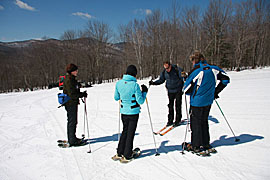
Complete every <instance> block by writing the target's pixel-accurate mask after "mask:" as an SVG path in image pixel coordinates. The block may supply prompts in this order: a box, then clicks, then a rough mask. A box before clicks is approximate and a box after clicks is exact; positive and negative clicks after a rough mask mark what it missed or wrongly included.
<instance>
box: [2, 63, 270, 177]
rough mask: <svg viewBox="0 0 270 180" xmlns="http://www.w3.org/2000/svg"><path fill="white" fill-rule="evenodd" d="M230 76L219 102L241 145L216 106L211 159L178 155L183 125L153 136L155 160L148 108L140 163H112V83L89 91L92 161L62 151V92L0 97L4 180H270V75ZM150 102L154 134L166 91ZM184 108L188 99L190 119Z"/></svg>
mask: <svg viewBox="0 0 270 180" xmlns="http://www.w3.org/2000/svg"><path fill="white" fill-rule="evenodd" d="M228 74H229V76H230V78H231V83H230V84H229V86H228V87H227V88H226V89H225V90H224V91H223V92H222V93H221V94H220V97H221V98H220V99H218V102H219V104H220V106H221V108H222V110H223V112H224V113H225V115H226V117H227V119H228V121H229V123H230V125H231V127H232V129H233V130H234V133H235V134H236V136H237V138H240V142H234V137H233V134H232V133H231V131H230V129H229V127H228V125H227V124H226V121H225V120H224V118H223V116H222V115H221V113H220V111H219V109H218V108H217V105H216V104H215V103H214V104H213V106H212V109H211V112H210V117H209V125H210V136H211V142H212V145H213V146H215V147H216V149H217V150H218V153H217V154H214V155H212V156H211V157H198V156H195V155H193V154H190V153H186V154H185V155H182V154H181V153H180V151H181V146H180V145H181V143H182V142H183V140H184V135H185V128H186V126H180V127H178V128H176V129H175V130H173V131H171V132H170V133H168V134H167V135H165V136H163V137H161V136H155V139H156V142H157V147H158V151H159V152H160V154H161V155H160V156H155V145H154V141H153V136H152V132H151V126H150V121H149V117H148V112H147V107H146V104H144V105H143V106H142V113H141V114H140V119H139V123H138V127H137V131H136V136H135V140H134V146H135V147H140V148H141V150H142V155H141V157H140V158H139V159H136V160H134V161H132V162H131V163H129V164H121V163H119V162H114V161H112V160H111V156H113V155H114V154H115V153H116V147H117V136H118V122H119V114H118V102H115V101H114V100H113V93H114V86H115V83H111V84H102V85H96V86H94V87H93V88H87V89H85V90H87V92H88V94H89V96H88V99H87V111H88V118H89V123H90V137H91V149H92V153H90V154H89V153H87V151H88V150H89V146H83V147H74V148H69V149H61V148H58V147H57V143H56V141H57V140H58V139H66V111H65V110H64V108H60V109H58V108H57V106H58V102H57V99H56V94H57V93H58V92H59V90H58V89H51V90H41V91H35V92H24V93H9V94H0V102H1V103H0V159H1V160H0V179H1V180H9V179H12V180H24V179H27V180H28V179H33V180H36V179H55V180H61V179H70V180H74V179H79V180H80V179H91V180H92V179H94V180H95V179H98V180H100V179H110V180H114V179H115V180H119V179H136V180H137V179H147V180H149V179H195V178H197V179H232V180H233V179H256V180H257V179H270V171H269V167H270V156H269V155H268V153H267V150H269V148H270V131H269V127H270V118H269V117H270V93H269V89H270V80H269V77H270V68H265V69H258V70H246V71H242V72H228ZM147 82H148V80H143V81H139V84H142V83H145V84H146V83H147ZM83 90H84V89H83ZM148 101H149V107H150V113H151V117H152V121H153V127H154V129H155V130H158V129H159V128H161V127H162V126H163V125H164V124H165V123H166V119H167V104H168V99H167V94H166V90H165V87H164V85H161V86H153V87H151V88H150V90H149V94H148ZM184 102H185V101H184V96H183V108H182V112H183V118H186V110H185V103H184ZM83 112H84V105H83V104H81V105H80V107H79V124H78V128H77V134H78V136H81V134H82V133H84V128H83V120H84V116H83ZM86 134H87V133H86ZM187 141H190V133H189V132H188V134H187Z"/></svg>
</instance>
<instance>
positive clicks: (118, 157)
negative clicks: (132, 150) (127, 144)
mask: <svg viewBox="0 0 270 180" xmlns="http://www.w3.org/2000/svg"><path fill="white" fill-rule="evenodd" d="M121 158H122V156H119V155H118V154H116V155H114V156H113V157H112V160H114V161H118V160H120V159H121Z"/></svg>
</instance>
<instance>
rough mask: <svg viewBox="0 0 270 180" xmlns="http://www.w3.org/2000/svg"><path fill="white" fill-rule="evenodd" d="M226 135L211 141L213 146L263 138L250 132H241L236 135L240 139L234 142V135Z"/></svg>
mask: <svg viewBox="0 0 270 180" xmlns="http://www.w3.org/2000/svg"><path fill="white" fill-rule="evenodd" d="M226 136H227V135H223V136H220V138H219V139H218V140H215V141H213V142H212V143H211V145H212V146H213V147H219V146H234V145H238V144H243V143H248V142H252V141H255V140H257V139H263V138H264V137H263V136H258V135H250V134H241V135H240V136H236V138H237V139H240V141H238V142H235V138H234V137H227V138H226Z"/></svg>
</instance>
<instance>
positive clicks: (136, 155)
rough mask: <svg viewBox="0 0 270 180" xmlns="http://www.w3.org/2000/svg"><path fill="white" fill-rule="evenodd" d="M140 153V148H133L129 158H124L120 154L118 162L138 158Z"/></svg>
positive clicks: (127, 161)
mask: <svg viewBox="0 0 270 180" xmlns="http://www.w3.org/2000/svg"><path fill="white" fill-rule="evenodd" d="M140 155H141V150H140V148H135V149H134V150H133V152H132V155H131V158H126V157H125V156H122V157H121V159H120V162H121V163H124V164H126V163H129V162H130V161H132V160H134V159H136V158H138V157H139V156H140Z"/></svg>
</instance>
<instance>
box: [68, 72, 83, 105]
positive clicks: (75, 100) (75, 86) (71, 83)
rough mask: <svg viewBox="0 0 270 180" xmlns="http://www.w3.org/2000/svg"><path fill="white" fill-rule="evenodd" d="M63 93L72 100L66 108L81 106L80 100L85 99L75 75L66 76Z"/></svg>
mask: <svg viewBox="0 0 270 180" xmlns="http://www.w3.org/2000/svg"><path fill="white" fill-rule="evenodd" d="M63 92H64V93H65V94H67V95H68V96H69V97H70V100H69V101H68V102H67V103H66V104H65V106H71V105H77V104H79V98H81V97H83V94H82V93H81V92H80V87H79V83H78V82H77V80H76V79H75V76H73V75H66V77H65V80H64V87H63Z"/></svg>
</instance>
